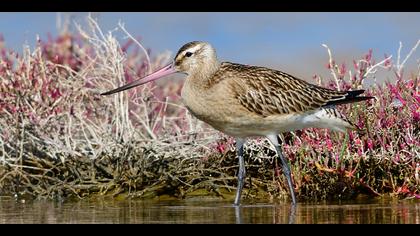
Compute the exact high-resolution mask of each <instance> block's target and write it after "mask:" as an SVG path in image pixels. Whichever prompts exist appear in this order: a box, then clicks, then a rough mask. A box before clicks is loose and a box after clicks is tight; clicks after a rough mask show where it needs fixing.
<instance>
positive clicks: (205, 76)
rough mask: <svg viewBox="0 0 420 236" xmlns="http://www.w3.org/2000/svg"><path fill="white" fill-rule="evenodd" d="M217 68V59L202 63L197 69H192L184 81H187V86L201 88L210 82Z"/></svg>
mask: <svg viewBox="0 0 420 236" xmlns="http://www.w3.org/2000/svg"><path fill="white" fill-rule="evenodd" d="M219 69H220V62H219V61H217V60H214V61H212V62H207V63H205V64H202V65H201V66H200V67H199V69H197V70H194V71H192V72H191V73H190V74H189V75H188V77H187V79H186V81H185V83H188V84H189V86H191V87H194V88H195V89H196V90H200V89H203V88H205V87H207V86H208V84H210V83H211V79H212V78H213V77H214V75H215V74H216V72H217V71H218V70H219Z"/></svg>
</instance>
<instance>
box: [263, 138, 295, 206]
mask: <svg viewBox="0 0 420 236" xmlns="http://www.w3.org/2000/svg"><path fill="white" fill-rule="evenodd" d="M267 138H268V140H270V142H271V143H272V144H273V145H274V147H275V148H276V151H277V155H279V158H280V161H281V165H282V168H283V173H284V175H285V176H286V179H287V184H288V185H289V189H290V195H291V196H292V203H293V204H296V197H295V191H294V188H293V183H292V175H291V173H290V168H289V164H288V162H287V160H286V158H285V157H284V156H283V152H282V151H281V147H280V145H279V142H278V140H277V135H268V136H267Z"/></svg>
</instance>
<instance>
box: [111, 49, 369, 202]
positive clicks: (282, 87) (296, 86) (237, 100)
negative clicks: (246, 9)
mask: <svg viewBox="0 0 420 236" xmlns="http://www.w3.org/2000/svg"><path fill="white" fill-rule="evenodd" d="M175 72H182V73H185V74H187V78H186V79H185V83H184V86H183V88H182V92H181V96H182V99H183V102H184V104H185V106H186V107H187V108H188V110H189V111H190V112H191V113H192V114H193V115H195V116H196V117H197V118H198V119H200V120H202V121H204V122H206V123H208V124H210V125H211V126H212V127H214V128H215V129H217V130H220V131H222V132H224V133H226V134H228V135H231V136H234V137H236V147H237V150H238V158H239V171H238V179H239V181H238V189H237V192H236V197H235V204H236V205H237V204H239V201H240V197H241V192H242V187H243V184H244V178H245V164H244V159H243V155H242V154H243V144H244V142H245V139H246V138H247V137H253V136H265V137H267V138H268V139H269V140H270V142H271V143H272V144H273V145H274V146H275V148H276V151H277V153H278V155H279V158H280V160H281V163H282V167H283V172H284V174H285V176H286V179H287V182H288V186H289V189H290V193H291V196H292V202H293V203H296V198H295V195H294V188H293V183H292V178H291V174H290V169H289V166H288V163H287V160H286V159H285V158H284V157H283V155H282V151H281V148H280V146H279V143H278V140H277V134H279V133H282V132H286V131H294V130H299V129H303V128H308V127H316V128H329V129H332V130H335V131H341V132H344V131H345V130H346V129H355V128H356V127H355V126H354V125H353V124H351V123H350V122H349V121H348V120H347V119H346V118H345V117H344V115H342V114H340V113H339V112H338V111H337V110H336V109H335V106H336V105H339V104H345V103H351V102H358V101H363V100H366V99H370V98H372V97H361V96H359V95H360V94H362V93H363V90H356V91H335V90H331V89H327V88H323V87H320V86H317V85H313V84H310V83H308V82H306V81H304V80H301V79H298V78H296V77H294V76H292V75H289V74H287V73H284V72H282V71H278V70H273V69H269V68H265V67H258V66H248V65H241V64H235V63H230V62H223V63H220V62H219V61H218V60H217V56H216V51H215V50H214V48H213V47H212V46H211V45H210V44H208V43H205V42H198V41H194V42H190V43H187V44H185V45H184V46H182V47H181V48H180V49H179V51H178V53H177V55H176V56H175V58H174V61H173V63H172V64H171V65H168V66H166V67H164V68H162V69H160V70H158V71H157V72H155V73H153V74H151V75H149V76H147V77H145V78H143V79H141V80H137V81H133V82H131V83H129V84H127V85H124V86H122V87H119V88H117V89H114V90H111V91H109V92H106V93H103V94H104V95H108V94H112V93H116V92H120V91H123V90H125V89H129V88H132V87H134V86H138V85H141V84H144V83H147V82H150V81H153V80H156V79H158V78H161V77H163V76H165V75H169V74H172V73H175Z"/></svg>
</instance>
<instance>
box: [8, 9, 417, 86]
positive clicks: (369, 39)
mask: <svg viewBox="0 0 420 236" xmlns="http://www.w3.org/2000/svg"><path fill="white" fill-rule="evenodd" d="M92 14H93V16H94V17H95V18H97V19H98V21H99V24H100V26H101V27H102V28H103V29H104V31H105V32H106V31H108V30H113V29H114V28H116V27H117V26H118V22H119V21H121V22H123V23H125V27H126V29H127V30H128V31H129V32H130V33H131V34H132V35H133V36H136V37H137V36H138V37H139V39H140V42H141V43H142V44H143V46H145V47H147V48H149V49H151V54H152V57H153V56H156V55H157V54H159V53H161V52H164V51H167V50H169V51H171V52H172V56H174V54H175V53H176V52H177V50H178V49H179V48H180V47H181V46H182V45H183V44H184V43H187V42H189V41H194V40H202V41H207V42H210V43H211V44H212V45H213V46H214V47H215V48H216V50H217V53H218V56H219V59H220V60H222V61H232V62H238V63H243V64H255V65H261V66H268V67H272V68H275V69H280V70H283V71H285V72H288V73H291V74H294V75H296V76H298V77H301V78H303V79H306V80H311V77H312V76H313V75H314V74H318V75H321V76H329V71H328V70H327V68H326V64H327V62H328V54H327V51H326V49H325V48H324V47H322V46H321V44H327V45H328V46H329V47H330V49H331V50H332V52H333V55H334V57H335V59H336V62H337V63H342V62H346V63H347V65H351V64H352V61H353V59H359V58H360V57H361V56H362V55H364V54H366V53H367V52H368V51H369V49H372V50H373V56H374V58H376V59H377V61H379V60H382V59H384V56H385V54H386V55H393V58H392V59H393V60H397V52H398V48H399V42H400V41H401V42H402V43H403V48H402V57H403V58H404V57H405V55H406V54H407V53H408V52H409V51H410V49H411V48H412V47H413V46H414V45H415V43H416V42H417V40H419V39H420V27H419V25H420V13H380V12H374V13H345V12H344V13H329V12H326V13H321V12H319V13H318V12H313V13H311V12H305V13H299V12H297V13H292V12H285V13H281V12H279V13H239V12H238V13H188V12H180V13H175V12H174V13H157V12H156V13H151V12H150V13H149V12H139V13H127V12H124V13H117V12H113V13H92ZM87 15H88V13H80V12H77V13H54V12H47V13H42V12H39V13H35V12H34V13H30V12H25V13H0V33H1V34H2V35H3V37H4V39H5V43H6V47H8V48H12V49H15V50H16V51H18V52H21V51H22V45H23V44H24V43H27V44H29V45H30V46H32V47H33V46H34V45H35V42H36V35H37V34H38V35H39V36H40V38H41V39H43V40H46V39H47V35H48V33H49V34H51V35H52V36H55V35H57V34H58V33H59V29H60V27H61V26H63V25H65V23H66V22H78V23H80V24H81V25H84V24H86V20H85V19H86V16H87ZM69 28H70V30H75V27H74V24H73V23H71V24H70V25H69ZM121 41H124V37H123V34H121ZM419 55H420V50H417V51H416V52H415V54H414V55H413V56H412V58H411V59H410V61H409V62H408V64H407V67H408V68H407V69H406V71H407V70H409V71H417V68H416V64H417V63H416V61H417V60H419V58H420V56H419ZM383 79H386V78H383Z"/></svg>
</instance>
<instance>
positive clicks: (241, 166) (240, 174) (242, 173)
mask: <svg viewBox="0 0 420 236" xmlns="http://www.w3.org/2000/svg"><path fill="white" fill-rule="evenodd" d="M244 143H245V139H241V138H237V139H236V151H237V154H238V159H239V170H238V188H237V189H236V197H235V203H234V204H235V205H239V202H240V200H241V193H242V188H243V187H244V180H245V162H244V156H243V153H244V150H243V148H244Z"/></svg>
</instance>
